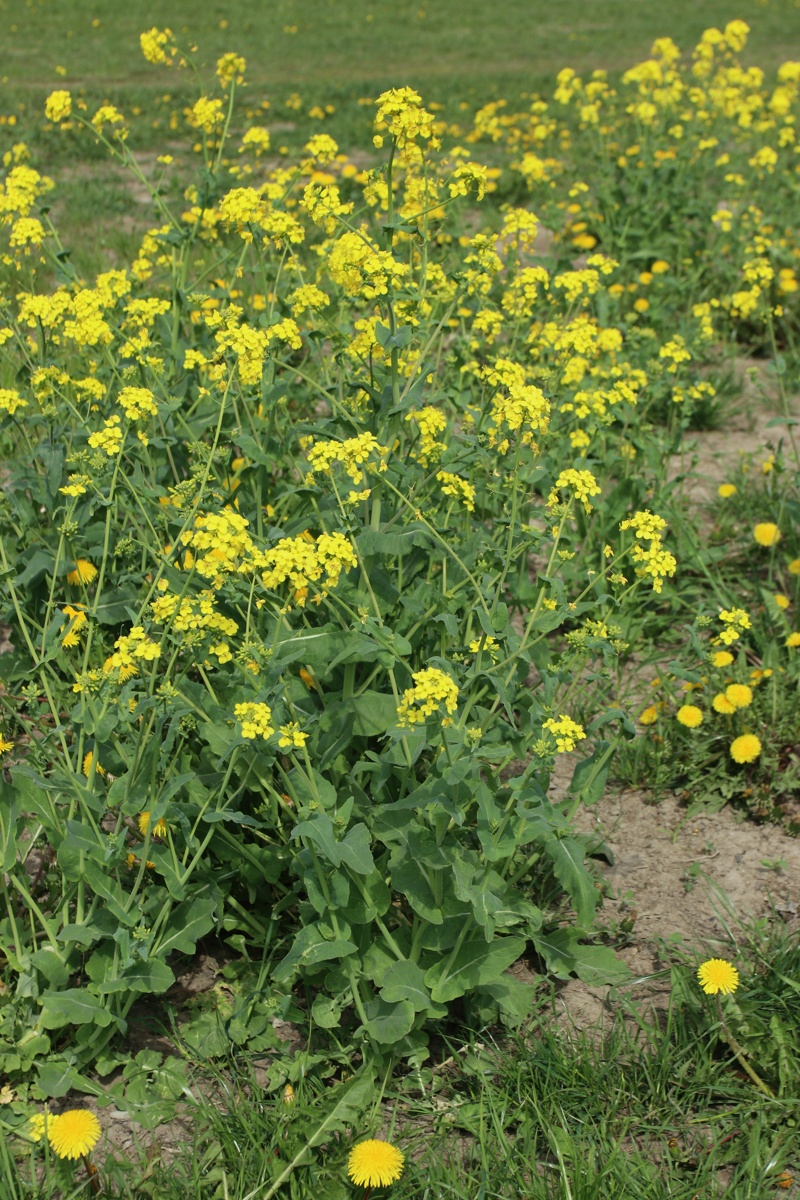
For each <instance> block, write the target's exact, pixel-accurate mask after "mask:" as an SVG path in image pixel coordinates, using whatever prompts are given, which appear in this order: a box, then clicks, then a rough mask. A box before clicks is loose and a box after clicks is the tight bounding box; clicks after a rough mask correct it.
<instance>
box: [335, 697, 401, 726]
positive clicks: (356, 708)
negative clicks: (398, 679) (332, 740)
mask: <svg viewBox="0 0 800 1200" xmlns="http://www.w3.org/2000/svg"><path fill="white" fill-rule="evenodd" d="M346 703H347V707H348V708H349V709H350V710H351V711H352V712H353V713H354V714H355V719H354V721H353V733H356V734H358V735H359V736H360V737H377V736H379V735H380V734H382V733H386V731H387V730H389V729H392V728H394V726H395V725H396V724H397V703H396V701H395V698H394V696H391V695H387V694H386V693H384V692H371V691H368V692H363V693H362V694H361V695H360V696H353V697H352V698H351V699H350V700H348V701H347V702H346Z"/></svg>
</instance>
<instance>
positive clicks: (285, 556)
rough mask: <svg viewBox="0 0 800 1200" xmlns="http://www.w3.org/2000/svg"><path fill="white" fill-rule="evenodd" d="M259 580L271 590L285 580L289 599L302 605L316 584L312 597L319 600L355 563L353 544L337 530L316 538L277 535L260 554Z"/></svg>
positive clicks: (356, 563) (356, 560)
mask: <svg viewBox="0 0 800 1200" xmlns="http://www.w3.org/2000/svg"><path fill="white" fill-rule="evenodd" d="M260 565H261V566H263V567H264V570H263V573H262V575H261V581H262V583H263V584H264V587H265V588H268V589H269V590H270V591H275V590H276V589H277V588H278V587H280V586H281V584H283V583H286V582H288V583H289V584H290V585H291V587H292V592H293V599H294V601H295V603H297V604H298V605H300V607H301V608H302V607H303V606H304V605H305V602H306V599H307V597H308V594H309V590H310V588H311V586H312V584H319V589H320V590H319V593H318V595H317V596H315V597H314V599H315V600H316V601H317V602H319V601H320V600H322V598H323V597H324V596H325V595H327V593H328V592H329V591H331V589H332V588H335V587H336V585H337V583H338V582H339V577H340V575H341V574H342V572H343V571H350V570H352V568H353V567H355V566H357V565H358V559H357V558H356V555H355V552H354V550H353V547H352V546H351V544H350V542H349V541H348V540H347V538H346V537H345V536H344V534H341V533H323V534H321V535H320V537H318V538H317V539H316V540H315V539H314V538H309V539H306V538H305V537H295V538H281V540H280V541H279V542H278V543H277V545H275V546H273V547H271V548H270V549H269V550H267V551H266V552H265V553H264V554H263V555H262V556H261V561H260Z"/></svg>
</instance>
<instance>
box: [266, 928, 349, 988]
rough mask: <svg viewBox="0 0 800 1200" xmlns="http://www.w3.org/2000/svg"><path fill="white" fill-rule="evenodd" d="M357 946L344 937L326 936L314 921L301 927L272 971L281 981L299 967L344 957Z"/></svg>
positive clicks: (278, 980)
mask: <svg viewBox="0 0 800 1200" xmlns="http://www.w3.org/2000/svg"><path fill="white" fill-rule="evenodd" d="M356 949H357V947H356V946H355V945H354V944H353V943H352V942H348V941H346V940H345V939H344V938H330V937H326V936H325V934H324V933H323V931H322V929H321V928H320V926H319V925H318V924H317V923H316V922H314V923H312V924H311V925H306V926H305V928H304V929H301V930H300V932H299V933H298V935H297V937H296V938H295V939H294V942H293V943H292V948H291V950H290V951H289V953H288V954H287V955H286V956H285V957H284V958H282V959H281V961H280V962H279V963H278V965H277V967H276V968H275V970H274V971H273V973H272V978H273V979H274V980H275V982H276V983H282V982H283V981H284V980H286V979H289V978H291V976H292V975H293V974H294V973H295V971H297V970H299V969H300V968H301V967H309V966H312V965H313V964H314V963H319V962H327V961H330V960H333V959H337V958H346V957H347V956H348V955H349V954H354V953H355V951H356Z"/></svg>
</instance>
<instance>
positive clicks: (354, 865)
mask: <svg viewBox="0 0 800 1200" xmlns="http://www.w3.org/2000/svg"><path fill="white" fill-rule="evenodd" d="M339 854H340V856H341V861H342V862H343V863H345V865H346V866H348V867H350V868H351V869H352V870H353V871H355V872H356V874H358V875H371V874H372V872H373V871H374V869H375V863H374V861H373V858H372V851H371V850H370V846H369V830H368V829H367V827H366V825H363V824H361V823H360V822H359V824H358V825H353V827H352V828H351V829H348V831H347V836H346V837H345V839H344V841H343V842H340V843H339Z"/></svg>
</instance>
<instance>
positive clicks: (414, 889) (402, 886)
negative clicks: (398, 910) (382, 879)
mask: <svg viewBox="0 0 800 1200" xmlns="http://www.w3.org/2000/svg"><path fill="white" fill-rule="evenodd" d="M392 889H393V891H395V892H400V894H401V895H403V896H405V898H406V899H407V900H408V903H409V904H410V905H411V907H412V908H413V909H414V912H415V913H419V915H420V916H421V917H424V918H425V920H426V921H430V923H431V924H432V925H441V923H442V919H443V918H442V910H441V908H440V907H439V905H438V904H437V903H436V900H435V898H434V895H433V892H432V891H431V886H430V884H429V883H428V881H427V879H426V878H425V875H424V873H423V871H422V869H421V868H420V867H419V866H418V865H417V863H416V862H414V861H413V860H412V859H407V860H406V861H405V862H404V863H402V864H401V865H400V866H399V867H396V868H393V869H392Z"/></svg>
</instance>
